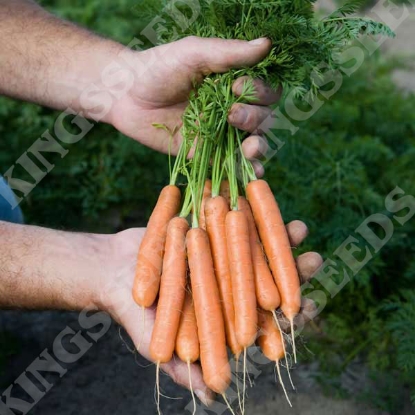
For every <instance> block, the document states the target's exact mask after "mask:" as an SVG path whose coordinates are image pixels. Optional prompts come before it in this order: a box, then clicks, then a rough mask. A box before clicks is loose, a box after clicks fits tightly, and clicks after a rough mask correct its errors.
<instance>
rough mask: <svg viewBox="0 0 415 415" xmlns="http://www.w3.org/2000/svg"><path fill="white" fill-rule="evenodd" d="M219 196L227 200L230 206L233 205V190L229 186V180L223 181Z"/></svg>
mask: <svg viewBox="0 0 415 415" xmlns="http://www.w3.org/2000/svg"><path fill="white" fill-rule="evenodd" d="M219 194H220V195H221V196H222V197H224V198H225V199H226V201H227V202H228V205H230V204H231V189H230V185H229V180H223V181H222V183H221V184H220V192H219Z"/></svg>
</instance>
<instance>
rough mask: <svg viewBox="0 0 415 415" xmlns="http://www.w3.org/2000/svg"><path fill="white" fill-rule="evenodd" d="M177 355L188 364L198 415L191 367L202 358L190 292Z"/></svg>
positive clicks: (187, 297)
mask: <svg viewBox="0 0 415 415" xmlns="http://www.w3.org/2000/svg"><path fill="white" fill-rule="evenodd" d="M176 354H177V356H179V358H180V359H181V360H182V361H183V362H185V363H187V370H188V372H189V386H190V393H191V394H192V399H193V407H194V410H193V415H194V414H195V413H196V409H197V405H196V398H195V394H194V391H193V385H192V372H191V369H190V365H191V364H192V363H194V362H196V360H198V359H199V357H200V346H199V336H198V334H197V323H196V314H195V307H194V305H193V298H192V295H191V294H190V291H187V292H186V297H185V300H184V306H183V312H182V317H181V319H180V325H179V330H178V332H177V338H176Z"/></svg>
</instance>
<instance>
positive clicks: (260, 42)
mask: <svg viewBox="0 0 415 415" xmlns="http://www.w3.org/2000/svg"><path fill="white" fill-rule="evenodd" d="M267 41H268V39H267V38H266V37H261V38H259V39H255V40H251V41H250V42H249V44H250V45H252V46H260V45H263V44H264V43H265V42H267Z"/></svg>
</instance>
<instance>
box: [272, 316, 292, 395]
mask: <svg viewBox="0 0 415 415" xmlns="http://www.w3.org/2000/svg"><path fill="white" fill-rule="evenodd" d="M272 315H273V316H274V320H275V323H276V325H277V327H278V330H279V331H280V334H281V339H282V348H283V350H284V358H285V365H286V366H287V373H288V378H289V379H290V383H291V387H292V388H293V390H295V386H294V383H293V380H292V379H291V373H290V365H289V363H288V357H287V350H286V349H285V341H284V332H283V331H282V329H281V325H280V322H279V320H278V316H277V313H276V312H275V311H273V312H272Z"/></svg>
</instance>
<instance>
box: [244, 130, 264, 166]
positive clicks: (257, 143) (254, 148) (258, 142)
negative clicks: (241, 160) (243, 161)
mask: <svg viewBox="0 0 415 415" xmlns="http://www.w3.org/2000/svg"><path fill="white" fill-rule="evenodd" d="M242 150H243V152H244V155H245V157H246V158H247V159H248V160H257V159H261V158H263V157H264V156H265V155H266V154H267V153H268V150H269V145H268V141H267V140H265V138H263V137H261V136H259V135H252V136H251V137H248V138H247V139H246V140H244V142H243V143H242Z"/></svg>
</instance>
